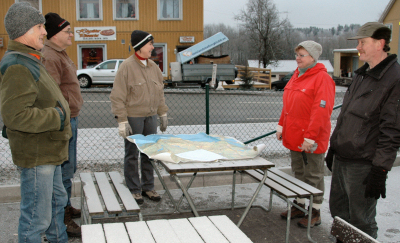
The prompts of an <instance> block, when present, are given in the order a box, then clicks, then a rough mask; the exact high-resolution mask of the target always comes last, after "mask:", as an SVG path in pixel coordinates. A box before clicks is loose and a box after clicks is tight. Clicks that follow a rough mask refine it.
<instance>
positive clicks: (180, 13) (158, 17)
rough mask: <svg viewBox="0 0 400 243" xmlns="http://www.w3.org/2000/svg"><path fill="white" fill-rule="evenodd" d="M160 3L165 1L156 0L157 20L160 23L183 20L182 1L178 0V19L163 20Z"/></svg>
mask: <svg viewBox="0 0 400 243" xmlns="http://www.w3.org/2000/svg"><path fill="white" fill-rule="evenodd" d="M161 1H166V0H157V20H161V21H169V20H178V21H179V20H182V19H183V1H182V0H178V1H179V17H178V18H163V17H162V16H161V12H162V9H161Z"/></svg>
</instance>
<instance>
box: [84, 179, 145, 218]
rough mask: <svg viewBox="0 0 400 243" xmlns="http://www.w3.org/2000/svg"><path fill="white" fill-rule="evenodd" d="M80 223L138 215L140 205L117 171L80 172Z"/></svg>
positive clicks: (139, 215)
mask: <svg viewBox="0 0 400 243" xmlns="http://www.w3.org/2000/svg"><path fill="white" fill-rule="evenodd" d="M80 179H81V224H82V225H84V224H92V221H93V219H95V220H100V219H110V218H122V217H132V216H138V217H139V220H140V221H142V220H143V216H142V214H141V212H140V207H139V205H138V204H137V203H136V201H135V199H134V198H133V196H132V194H131V192H130V191H129V189H128V188H127V187H126V185H124V184H123V179H122V176H121V175H120V174H119V172H116V171H113V172H94V173H80Z"/></svg>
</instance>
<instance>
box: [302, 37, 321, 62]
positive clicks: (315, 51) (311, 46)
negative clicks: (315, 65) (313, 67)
mask: <svg viewBox="0 0 400 243" xmlns="http://www.w3.org/2000/svg"><path fill="white" fill-rule="evenodd" d="M298 46H302V47H303V48H304V49H306V51H307V52H308V54H310V55H311V56H312V57H313V58H314V60H315V61H317V60H318V58H319V56H320V55H321V54H322V46H321V45H320V44H318V43H317V42H315V41H311V40H307V41H303V42H301V43H300V44H299V45H298Z"/></svg>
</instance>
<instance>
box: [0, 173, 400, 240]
mask: <svg viewBox="0 0 400 243" xmlns="http://www.w3.org/2000/svg"><path fill="white" fill-rule="evenodd" d="M330 181H331V177H330V176H326V177H325V186H326V192H325V195H324V203H323V205H322V208H321V216H322V224H321V225H320V226H318V227H314V228H313V229H312V230H311V235H312V237H313V238H314V240H316V241H317V242H327V243H329V242H334V240H333V239H332V237H331V236H330V229H331V225H332V221H333V219H332V218H331V216H330V212H329V205H328V202H329V201H328V199H329V190H330ZM399 183H400V167H395V168H393V170H392V171H391V172H389V177H388V180H387V198H385V199H380V200H379V201H378V214H377V217H376V219H377V222H378V226H379V231H378V241H380V242H400V203H399V202H400V201H399V198H400V196H399V195H398V193H397V191H398V185H399ZM256 187H257V184H256V183H251V184H239V185H237V187H236V198H235V200H236V203H237V204H236V205H245V204H246V202H248V200H249V199H250V197H251V195H252V193H253V192H254V190H255V188H256ZM189 192H190V193H191V195H192V196H193V200H194V203H195V204H196V206H197V207H198V208H215V207H229V206H230V200H231V186H211V187H203V188H192V189H190V190H189ZM159 193H161V194H162V193H163V191H159ZM171 193H172V195H173V197H174V198H175V199H178V198H179V197H180V195H181V192H180V191H179V190H172V192H171ZM163 197H164V199H163V200H162V201H161V203H160V204H158V205H157V203H155V202H152V201H149V200H147V199H145V203H144V204H143V206H142V207H141V208H142V211H143V213H144V214H146V212H147V213H149V212H154V211H156V210H157V212H163V211H165V210H167V209H169V208H170V207H171V206H172V203H171V202H170V201H169V199H167V196H166V195H163ZM268 203H269V189H268V188H267V187H263V188H262V190H261V192H260V195H259V196H258V197H257V199H256V201H255V204H256V205H262V206H265V207H266V206H267V205H268ZM72 204H73V206H74V207H78V208H79V207H80V199H79V198H72ZM182 207H183V208H184V209H189V207H188V204H187V203H186V200H183V205H182ZM285 209H286V205H285V203H284V202H283V201H282V200H281V199H279V198H277V197H274V198H273V206H272V211H271V212H269V213H267V212H265V211H263V210H262V209H260V208H257V207H255V208H252V209H251V210H250V212H249V214H248V216H247V217H246V219H245V220H244V221H243V224H242V226H241V227H240V228H241V230H242V231H243V232H244V233H245V234H246V235H247V236H248V237H249V238H250V239H251V240H252V241H253V242H255V243H265V242H284V238H285V227H286V221H285V220H282V219H281V218H280V216H279V214H280V213H281V212H282V211H284V210H285ZM242 212H243V210H240V209H236V210H233V211H232V210H216V211H209V212H200V215H201V216H209V215H227V216H228V217H229V218H230V219H231V220H232V221H233V222H234V223H237V222H238V221H239V219H240V216H241V214H242ZM19 214H20V212H19V203H18V202H16V203H0V215H1V219H0V239H1V242H6V243H13V242H17V232H18V218H19ZM188 217H193V214H192V213H180V214H178V213H175V214H171V215H161V216H144V219H145V220H152V219H158V218H165V219H170V218H188ZM129 221H137V218H132V219H129ZM297 221H298V219H297V220H293V221H292V223H291V228H290V242H308V240H307V236H306V230H305V229H302V228H299V227H297V225H296V223H297ZM77 222H78V223H79V221H77ZM68 242H70V243H79V242H81V240H80V239H78V238H71V239H69V241H68Z"/></svg>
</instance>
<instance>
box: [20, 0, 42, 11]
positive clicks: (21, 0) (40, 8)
mask: <svg viewBox="0 0 400 243" xmlns="http://www.w3.org/2000/svg"><path fill="white" fill-rule="evenodd" d="M37 1H38V2H39V9H38V10H39V11H40V12H41V13H43V11H42V8H43V7H42V0H37ZM22 2H29V1H24V0H15V3H22ZM31 5H32V4H31Z"/></svg>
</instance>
